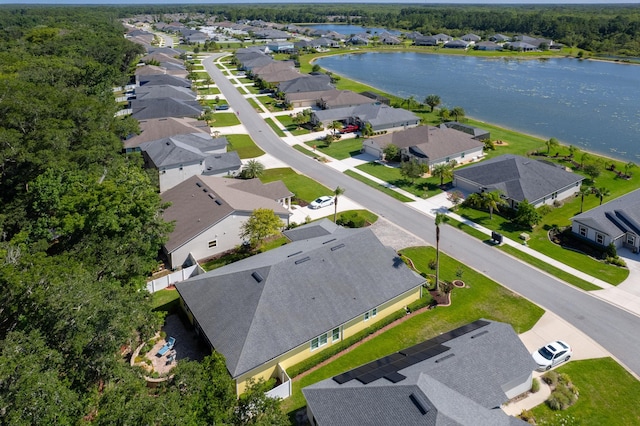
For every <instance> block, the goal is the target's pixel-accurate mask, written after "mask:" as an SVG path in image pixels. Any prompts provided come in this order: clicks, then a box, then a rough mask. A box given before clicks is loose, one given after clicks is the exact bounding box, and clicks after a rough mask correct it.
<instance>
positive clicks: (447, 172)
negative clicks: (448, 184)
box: [431, 163, 453, 186]
mask: <svg viewBox="0 0 640 426" xmlns="http://www.w3.org/2000/svg"><path fill="white" fill-rule="evenodd" d="M431 175H432V176H434V177H437V178H440V186H442V185H444V180H445V179H452V178H453V167H452V166H451V164H449V163H439V164H436V165H435V166H433V168H432V169H431Z"/></svg>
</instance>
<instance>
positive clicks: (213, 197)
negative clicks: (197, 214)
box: [207, 194, 216, 200]
mask: <svg viewBox="0 0 640 426" xmlns="http://www.w3.org/2000/svg"><path fill="white" fill-rule="evenodd" d="M207 195H208V196H209V198H211V199H212V200H214V199H215V198H216V197H215V195H213V194H207Z"/></svg>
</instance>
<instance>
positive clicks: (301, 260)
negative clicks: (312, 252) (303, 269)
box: [295, 256, 311, 265]
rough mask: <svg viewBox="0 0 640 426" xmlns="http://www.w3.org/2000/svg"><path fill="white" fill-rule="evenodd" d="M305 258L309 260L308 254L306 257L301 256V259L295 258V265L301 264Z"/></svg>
mask: <svg viewBox="0 0 640 426" xmlns="http://www.w3.org/2000/svg"><path fill="white" fill-rule="evenodd" d="M307 260H311V258H310V257H309V256H307V257H303V258H302V259H298V260H296V261H295V264H296V265H299V264H301V263H304V262H306V261H307Z"/></svg>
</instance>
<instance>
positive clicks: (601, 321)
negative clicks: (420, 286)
mask: <svg viewBox="0 0 640 426" xmlns="http://www.w3.org/2000/svg"><path fill="white" fill-rule="evenodd" d="M204 64H205V68H206V70H207V71H208V72H209V73H210V74H211V76H212V78H213V80H214V81H215V82H216V84H217V85H218V87H219V88H220V90H221V92H222V93H223V94H224V96H225V97H226V99H227V101H228V103H229V104H230V105H231V106H232V107H233V109H234V110H235V111H237V112H238V113H239V117H240V118H241V120H242V123H243V124H244V125H245V127H246V128H247V131H248V132H249V134H250V135H251V137H252V138H253V140H254V141H255V142H256V143H257V144H258V145H259V146H260V148H262V149H263V150H264V151H265V152H268V153H269V154H271V155H273V156H274V157H276V158H278V159H280V160H281V161H283V162H284V163H287V164H289V165H290V166H291V167H292V168H294V169H295V170H297V171H299V172H300V173H303V174H305V175H307V176H309V177H311V178H312V179H315V180H317V181H319V182H321V183H322V184H324V185H325V186H327V187H329V188H335V187H336V186H340V187H342V188H345V189H346V194H345V195H346V196H348V197H349V198H351V199H352V200H353V201H355V202H357V203H359V204H361V205H362V206H364V207H365V208H367V209H369V210H371V211H372V212H374V213H376V214H378V215H380V216H382V217H385V218H386V219H388V220H390V221H391V222H393V223H395V224H396V225H398V226H400V227H402V228H403V229H405V230H407V231H408V232H410V233H412V234H414V235H415V236H417V237H419V238H421V239H423V240H425V241H427V242H428V243H429V244H432V245H435V229H434V221H433V218H431V217H428V216H426V215H424V214H423V213H422V212H419V211H417V210H415V209H413V208H411V207H409V206H407V205H405V204H403V203H401V202H399V201H397V200H395V199H393V198H391V197H389V196H387V195H385V194H383V193H381V192H379V191H377V190H375V189H373V188H371V187H369V186H367V185H364V184H363V183H361V182H358V181H356V180H354V179H351V178H350V177H348V176H347V175H345V174H343V173H340V172H338V171H336V170H334V169H332V168H330V167H327V166H326V165H324V164H322V163H319V162H317V161H315V160H313V159H311V158H309V157H307V156H305V155H304V154H301V153H299V152H298V151H296V150H294V149H291V148H290V147H289V146H288V145H287V144H285V143H283V142H282V140H280V138H279V137H278V136H277V135H276V134H275V133H274V132H273V130H272V129H271V128H270V127H269V126H268V125H267V124H266V123H265V121H264V120H263V119H262V117H261V116H260V115H258V114H257V113H256V112H255V110H254V109H253V107H252V106H251V105H250V104H249V103H248V102H247V100H246V99H245V98H244V96H243V95H242V94H240V93H239V92H238V90H237V89H236V88H235V87H233V85H232V83H231V82H230V81H229V80H228V79H227V78H226V77H224V76H223V74H222V72H221V71H220V70H219V69H218V68H217V67H216V66H215V65H213V58H209V59H207V60H205V61H204ZM440 247H441V250H442V251H443V252H444V253H447V254H448V255H450V256H452V257H454V258H456V259H458V260H459V261H461V262H462V263H464V264H466V265H468V266H470V267H472V268H475V269H476V270H478V271H481V272H483V273H484V274H485V275H487V276H489V277H491V278H492V279H493V280H495V281H497V282H499V283H501V284H502V285H504V286H505V287H507V288H509V289H511V290H513V291H515V292H517V293H519V294H521V295H522V296H524V297H526V298H528V299H530V300H532V301H533V302H534V303H536V304H538V305H540V306H541V307H543V308H544V309H547V310H549V311H552V312H554V313H556V314H557V315H558V316H560V317H561V318H563V319H564V320H566V321H567V322H569V323H570V324H572V325H573V326H575V327H576V328H578V329H579V330H581V331H582V332H584V333H585V334H587V335H588V336H589V337H591V338H592V339H593V340H595V341H596V342H597V343H599V344H600V345H602V346H603V347H604V348H605V349H607V350H608V351H609V352H610V353H611V354H612V355H613V356H614V357H615V358H617V360H618V361H619V362H621V363H622V364H624V365H625V366H626V367H627V368H628V369H629V370H630V371H632V372H633V373H635V375H636V377H638V376H640V357H638V356H637V354H638V353H640V333H638V330H640V317H638V316H636V315H633V314H631V313H629V312H627V311H624V310H622V309H620V308H618V307H616V306H614V305H611V304H609V303H607V302H604V301H602V300H599V299H597V298H595V297H592V296H590V295H589V294H588V293H587V292H583V291H581V290H579V289H577V288H575V287H573V286H569V285H566V284H564V283H562V282H560V281H558V280H557V279H555V278H553V277H551V276H549V275H547V274H545V273H543V272H540V271H538V270H536V269H534V268H531V267H530V266H528V265H526V264H523V263H522V262H520V261H518V260H516V259H514V258H512V257H510V256H508V255H506V254H504V253H503V252H501V251H499V250H497V249H494V248H492V247H490V246H488V245H486V244H485V243H483V242H481V241H479V240H477V239H475V238H473V237H470V236H468V235H467V234H465V233H463V232H461V231H458V230H457V229H455V228H453V227H445V228H444V229H443V230H442V235H441V241H440ZM516 332H519V330H516Z"/></svg>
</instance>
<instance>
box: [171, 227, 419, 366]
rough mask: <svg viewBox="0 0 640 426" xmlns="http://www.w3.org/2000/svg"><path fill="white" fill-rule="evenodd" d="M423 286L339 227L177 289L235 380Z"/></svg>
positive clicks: (364, 235)
mask: <svg viewBox="0 0 640 426" xmlns="http://www.w3.org/2000/svg"><path fill="white" fill-rule="evenodd" d="M256 273H257V274H259V277H261V278H262V279H261V280H260V281H259V280H258V279H256V278H255V277H257V275H255V274H256ZM423 282H424V279H423V278H422V277H420V276H419V275H417V274H415V273H414V272H412V271H411V270H410V269H409V268H407V267H406V265H404V263H403V262H402V261H401V260H400V259H399V258H398V256H397V254H396V253H395V251H393V250H392V249H390V248H388V247H385V246H383V245H382V243H380V241H379V240H378V239H377V238H376V237H375V235H374V234H373V232H372V231H371V230H369V229H359V230H351V229H342V228H339V229H337V230H336V231H335V232H334V233H333V234H332V235H328V236H325V237H318V238H313V239H309V240H302V241H294V242H292V243H290V244H287V245H285V246H282V247H280V248H277V249H274V250H270V251H268V252H265V253H261V254H258V255H255V256H252V257H250V258H247V259H244V260H241V261H239V262H236V263H232V264H230V265H227V266H225V267H223V268H220V269H215V270H213V271H210V272H207V273H206V274H203V275H200V276H197V277H194V278H192V279H189V280H186V281H183V282H181V283H179V284H178V285H177V286H176V287H177V289H178V291H179V292H180V295H181V297H182V298H183V299H184V301H185V303H186V305H187V306H188V307H189V309H190V311H191V312H192V313H193V315H194V318H195V319H196V320H197V322H198V324H199V325H200V327H201V328H202V330H203V332H204V334H205V335H206V336H207V338H208V340H209V342H211V344H212V346H213V347H214V348H215V349H216V350H217V351H218V352H220V353H222V354H223V355H224V356H225V358H226V360H227V368H228V370H229V372H230V373H231V375H232V376H233V377H238V376H239V375H241V374H243V373H245V372H247V371H250V370H252V369H254V368H256V367H258V366H260V365H262V364H263V363H265V362H267V361H269V360H271V359H273V358H275V357H277V356H279V355H282V354H284V353H286V352H288V351H290V350H292V349H294V348H296V347H298V346H299V345H302V344H305V343H306V342H309V341H310V340H311V339H313V338H314V337H316V336H318V335H320V334H322V333H325V332H327V331H330V330H331V329H333V328H335V327H338V326H340V325H342V324H344V323H345V322H347V321H348V320H350V319H353V318H355V317H357V316H359V315H363V314H364V312H366V311H368V310H370V309H372V308H374V307H377V306H380V305H381V304H382V303H384V302H386V301H389V300H391V299H393V298H395V297H397V296H398V295H400V294H403V293H405V292H406V291H409V290H411V289H414V288H416V287H417V286H419V285H421V284H422V283H423ZM310 314H312V315H310Z"/></svg>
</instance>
